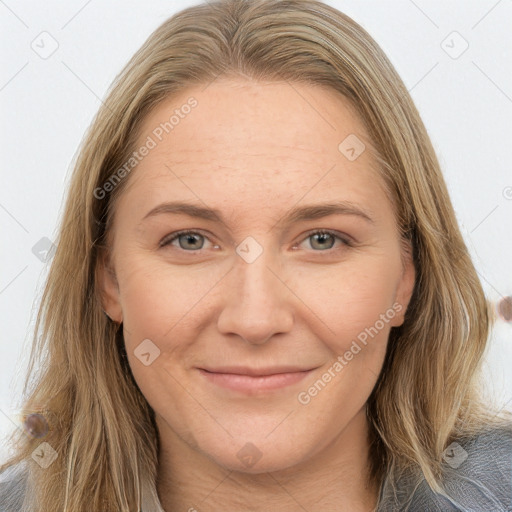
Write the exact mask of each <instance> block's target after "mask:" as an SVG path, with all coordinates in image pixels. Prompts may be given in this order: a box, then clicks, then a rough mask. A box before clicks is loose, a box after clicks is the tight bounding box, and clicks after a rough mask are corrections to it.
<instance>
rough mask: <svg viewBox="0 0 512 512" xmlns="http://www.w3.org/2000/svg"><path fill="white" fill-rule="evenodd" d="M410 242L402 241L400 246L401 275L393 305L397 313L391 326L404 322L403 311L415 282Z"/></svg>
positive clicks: (407, 304) (405, 308) (405, 309)
mask: <svg viewBox="0 0 512 512" xmlns="http://www.w3.org/2000/svg"><path fill="white" fill-rule="evenodd" d="M412 252H413V251H412V244H411V242H409V241H406V242H403V247H402V275H401V277H400V281H399V283H398V286H397V289H396V294H395V304H396V308H395V307H394V309H395V311H396V312H397V314H396V315H395V317H394V318H393V319H392V320H391V322H390V323H391V325H392V326H393V327H399V326H400V325H402V324H403V323H404V318H405V312H406V311H407V307H408V306H409V302H410V300H411V297H412V293H413V291H414V284H415V283H416V269H415V267H414V260H413V254H412Z"/></svg>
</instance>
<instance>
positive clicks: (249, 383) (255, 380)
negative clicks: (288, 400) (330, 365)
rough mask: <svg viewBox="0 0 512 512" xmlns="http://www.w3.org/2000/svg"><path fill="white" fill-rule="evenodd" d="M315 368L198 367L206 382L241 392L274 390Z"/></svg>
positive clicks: (289, 383)
mask: <svg viewBox="0 0 512 512" xmlns="http://www.w3.org/2000/svg"><path fill="white" fill-rule="evenodd" d="M315 369H316V368H308V369H301V368H296V367H272V368H248V367H223V368H208V369H206V368H198V370H199V373H200V374H201V375H202V376H203V377H204V378H205V379H207V381H208V382H210V383H211V384H214V385H216V386H220V387H222V388H227V389H231V390H233V391H239V392H242V393H248V394H252V393H257V392H265V391H275V390H278V389H282V388H285V387H288V386H291V385H293V384H296V383H298V382H300V381H301V380H303V379H304V378H305V377H306V376H307V375H309V374H310V373H311V372H313V370H315Z"/></svg>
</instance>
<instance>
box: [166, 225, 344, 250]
mask: <svg viewBox="0 0 512 512" xmlns="http://www.w3.org/2000/svg"><path fill="white" fill-rule="evenodd" d="M317 234H318V235H330V236H332V237H333V238H337V239H338V240H340V241H341V242H342V245H343V246H344V247H353V243H352V241H351V240H350V239H349V238H348V237H343V236H340V234H338V232H337V231H331V230H328V229H316V230H315V229H314V230H311V231H309V232H308V233H307V234H306V236H305V237H304V238H303V239H302V240H301V243H302V242H304V241H305V240H307V239H308V238H310V237H311V236H313V235H317ZM182 235H200V236H202V237H204V238H206V239H208V237H207V236H206V235H205V234H203V233H201V231H194V230H189V229H185V230H182V231H176V232H175V233H170V234H169V235H167V236H165V237H164V238H163V239H162V241H161V242H160V244H159V246H160V247H166V246H167V245H170V244H171V243H172V242H174V240H177V239H178V238H179V237H180V236H182ZM176 249H181V248H180V247H176ZM339 249H341V247H338V248H335V247H331V248H329V249H326V250H324V251H322V250H314V249H313V252H334V251H336V250H339ZM181 250H182V251H184V252H199V251H201V250H202V249H198V250H190V251H186V250H185V249H181Z"/></svg>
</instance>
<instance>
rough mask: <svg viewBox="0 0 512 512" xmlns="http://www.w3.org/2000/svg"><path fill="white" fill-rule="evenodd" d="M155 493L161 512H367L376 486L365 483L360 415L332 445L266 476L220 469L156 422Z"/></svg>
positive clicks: (363, 419) (363, 418)
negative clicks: (179, 511) (157, 433)
mask: <svg viewBox="0 0 512 512" xmlns="http://www.w3.org/2000/svg"><path fill="white" fill-rule="evenodd" d="M157 425H158V428H159V433H160V454H159V473H158V481H157V490H158V494H159V497H160V501H161V504H162V507H163V509H164V510H165V511H166V512H171V511H175V510H183V511H185V510H186V511H190V512H193V511H194V510H196V511H201V512H221V511H223V512H224V511H226V510H245V511H247V512H249V511H250V512H260V511H261V512H263V511H265V512H266V511H268V510H273V511H275V512H296V511H297V510H322V511H323V512H372V511H373V510H375V508H376V505H377V500H378V494H379V490H380V489H379V486H378V485H376V484H374V483H371V482H370V481H369V477H368V467H369V464H368V463H369V441H368V424H367V420H366V414H365V410H364V409H362V410H361V411H360V412H359V413H358V414H357V415H356V416H355V417H354V418H353V420H352V421H351V422H350V423H349V424H348V425H347V427H346V428H345V429H344V430H343V431H342V432H341V433H340V434H339V435H338V437H337V438H335V439H334V441H333V442H332V443H331V444H330V445H329V446H327V447H326V448H325V449H324V450H322V451H321V452H319V453H317V454H316V455H315V456H314V457H312V458H309V459H308V460H304V461H303V462H301V463H300V464H299V465H294V466H292V467H285V464H283V466H284V469H282V470H279V471H273V472H267V473H259V474H252V473H243V472H238V471H231V470H228V469H226V468H223V467H221V466H219V465H217V464H216V463H215V462H213V461H212V460H211V459H209V458H208V457H206V456H205V455H204V454H203V453H201V452H199V451H196V450H194V449H192V448H191V447H190V446H189V445H188V444H186V443H184V442H183V441H182V440H181V439H180V438H178V437H177V436H176V435H175V434H174V432H172V431H171V430H170V429H169V427H168V426H167V425H166V424H165V422H164V421H163V420H162V421H160V420H159V419H158V418H157Z"/></svg>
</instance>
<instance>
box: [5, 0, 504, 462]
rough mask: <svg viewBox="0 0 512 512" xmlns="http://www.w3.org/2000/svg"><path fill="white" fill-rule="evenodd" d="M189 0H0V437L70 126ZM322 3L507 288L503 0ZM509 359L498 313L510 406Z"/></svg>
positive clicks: (56, 207)
mask: <svg viewBox="0 0 512 512" xmlns="http://www.w3.org/2000/svg"><path fill="white" fill-rule="evenodd" d="M195 3H196V2H195V1H172V2H170V1H163V0H159V1H156V0H151V1H148V2H136V1H134V0H130V1H126V0H123V1H121V0H108V1H103V2H99V1H97V0H96V1H94V0H90V1H86V0H80V1H77V0H74V1H68V2H56V1H46V2H35V1H33V0H32V1H19V2H15V1H14V0H5V1H4V0H0V32H1V34H2V35H3V41H2V51H1V53H2V65H1V66H0V105H1V111H2V116H1V133H0V136H1V144H2V152H1V164H0V169H1V172H2V187H1V188H0V226H1V230H2V231H1V232H2V260H1V261H2V264H1V267H0V269H1V270H0V311H1V333H2V338H1V355H2V357H1V358H0V436H4V435H5V433H7V432H8V431H10V430H11V429H12V428H14V425H15V424H19V418H18V417H17V407H18V406H19V403H18V401H19V398H20V390H21V385H22V379H23V377H24V368H25V366H26V362H27V360H28V354H29V342H30V339H31V336H30V334H31V329H32V328H33V324H34V319H35V312H36V308H37V306H38V303H39V297H40V294H41V291H42V285H43V281H44V278H45V276H46V272H47V269H48V263H44V262H42V261H41V260H40V259H39V258H38V257H36V255H34V253H33V251H32V248H33V247H34V246H35V245H36V244H37V243H38V242H39V241H40V239H41V238H43V237H47V238H49V239H51V240H54V239H55V235H56V225H57V224H56V223H57V219H58V217H59V214H60V212H61V208H62V204H63V194H64V192H65V190H66V184H67V180H68V178H69V174H70V172H71V169H72V162H73V160H74V157H75V152H76V150H77V148H78V145H79V143H80V141H81V138H82V136H83V134H84V132H85V130H86V128H87V126H88V124H89V123H90V121H91V120H92V117H93V115H94V114H95V112H96V111H97V109H98V107H99V106H100V101H101V99H102V98H103V97H104V94H105V92H106V89H107V87H108V86H109V85H110V83H111V82H112V80H113V79H114V77H115V75H116V74H117V73H118V72H119V71H120V70H121V68H122V67H123V65H124V64H125V63H126V62H127V61H128V59H129V58H130V57H131V56H132V54H133V53H134V52H135V51H136V50H137V49H138V48H139V47H140V45H141V44H142V43H143V42H144V41H145V40H146V38H147V37H148V36H149V35H150V33H151V32H152V31H153V30H154V29H155V28H156V27H157V26H158V25H160V23H162V22H163V21H164V20H165V19H166V18H167V17H169V16H171V15H172V14H173V13H175V12H176V11H178V10H180V9H181V8H183V7H186V6H189V5H194V4H195ZM327 3H329V4H330V5H332V6H334V7H336V8H338V9H340V10H341V11H343V12H345V13H346V14H348V15H349V16H351V17H353V18H354V19H355V20H356V21H358V22H359V23H360V24H361V25H363V27H365V28H366V29H367V30H368V31H369V32H370V34H371V35H372V36H373V37H374V38H375V39H376V40H377V42H378V43H379V44H380V45H381V46H382V48H383V49H384V51H385V52H386V53H387V54H388V56H389V57H390V59H391V61H392V62H393V64H394V65H395V66H396V68H397V70H398V72H399V73H400V75H401V76H402V78H403V80H404V82H405V84H406V86H407V87H408V89H409V90H410V92H411V94H412V96H413V98H414V101H415V102H416V105H417V107H418V109H419V111H420V113H421V115H422V117H423V120H424V122H425V124H426V126H427V129H428V131H429V134H430V136H431V138H432V141H433V143H434V146H435V148H436V151H437V153H438V156H439V158H440V161H441V164H442V168H443V172H444V173H445V177H446V180H447V184H448V187H449V190H450V193H451V197H452V200H453V203H454V206H455V209H456V212H457V217H458V219H459V222H460V224H461V227H462V230H463V233H464V237H465V240H466V242H467V244H468V247H469V249H470V251H471V254H472V256H473V259H474V263H475V265H476V268H477V270H478V272H479V275H480V278H481V280H482V283H483V286H484V289H485V291H486V294H487V296H488V297H489V299H491V300H492V301H497V300H498V299H499V298H500V297H502V296H506V295H512V272H511V270H510V262H512V240H511V238H512V236H511V220H512V171H511V159H512V158H511V157H512V151H511V142H512V127H511V122H510V119H511V114H512V55H511V48H512V31H511V30H510V26H511V21H512V2H511V1H510V0H499V1H496V0H473V1H468V0H458V1H445V0H439V1H425V0H415V1H412V0H395V1H383V0H372V1H368V0H367V1H364V2H362V1H360V0H350V1H341V0H340V1H335V0H331V1H329V2H327ZM454 32H455V33H454ZM56 45H58V48H56V50H55V52H54V53H53V54H51V55H48V53H49V52H50V51H51V50H53V46H56ZM466 45H467V49H466ZM43 57H44V58H43ZM43 243H44V242H43ZM36 252H37V251H36ZM511 363H512V324H506V323H505V322H500V323H498V324H497V326H496V328H495V330H494V332H493V336H492V343H491V344H490V346H489V352H488V354H487V358H486V367H485V371H486V375H487V382H488V384H489V390H490V391H491V392H492V393H493V394H494V396H496V397H497V398H498V400H499V401H500V402H502V403H503V404H504V405H505V404H507V403H508V405H507V407H509V406H510V405H511V404H512V402H511V399H512V376H511V373H512V372H511V369H512V364H511ZM0 444H1V443H0ZM4 453H6V447H5V445H3V446H2V447H0V456H3V454H4Z"/></svg>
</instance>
